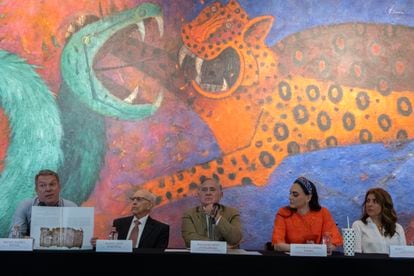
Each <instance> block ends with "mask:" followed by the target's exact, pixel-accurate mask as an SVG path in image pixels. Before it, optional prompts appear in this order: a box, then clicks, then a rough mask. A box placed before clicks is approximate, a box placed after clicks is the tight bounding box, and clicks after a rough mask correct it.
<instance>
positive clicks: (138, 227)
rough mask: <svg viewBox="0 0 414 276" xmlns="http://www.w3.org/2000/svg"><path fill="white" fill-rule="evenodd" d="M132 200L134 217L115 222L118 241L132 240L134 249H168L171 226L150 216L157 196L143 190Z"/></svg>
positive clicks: (137, 192) (135, 194) (136, 193)
mask: <svg viewBox="0 0 414 276" xmlns="http://www.w3.org/2000/svg"><path fill="white" fill-rule="evenodd" d="M130 200H131V212H132V216H129V217H122V218H117V219H115V220H114V222H113V226H114V227H116V229H117V231H118V239H120V240H129V239H131V240H132V241H133V244H132V247H134V248H162V249H165V248H167V247H168V239H169V236H170V226H169V225H167V224H165V223H162V222H160V221H157V220H155V219H153V218H151V217H150V215H149V214H150V212H151V209H152V208H153V207H154V206H155V195H154V194H152V193H150V192H149V191H147V190H144V189H141V190H138V191H136V192H135V193H134V195H133V196H132V197H130Z"/></svg>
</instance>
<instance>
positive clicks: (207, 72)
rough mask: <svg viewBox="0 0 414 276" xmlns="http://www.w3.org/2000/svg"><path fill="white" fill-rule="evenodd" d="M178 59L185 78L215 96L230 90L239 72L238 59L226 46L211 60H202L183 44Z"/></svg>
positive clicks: (233, 51)
mask: <svg viewBox="0 0 414 276" xmlns="http://www.w3.org/2000/svg"><path fill="white" fill-rule="evenodd" d="M178 61H179V65H180V66H181V68H182V69H183V71H184V75H185V78H186V80H194V81H195V83H196V85H198V86H199V87H200V88H201V89H202V90H203V91H204V92H205V93H208V94H212V95H215V96H217V95H220V94H222V93H226V92H227V91H228V90H230V89H231V88H232V87H233V85H234V84H235V83H236V81H237V79H238V78H239V74H240V60H239V57H238V55H237V53H236V51H235V50H234V49H232V48H227V49H226V50H224V51H223V52H222V53H221V54H220V55H219V56H218V57H217V58H215V59H213V60H204V59H202V58H200V57H198V56H196V55H195V54H194V53H192V52H191V51H190V50H189V49H188V48H187V47H186V46H185V45H184V46H182V47H181V49H180V52H179V54H178Z"/></svg>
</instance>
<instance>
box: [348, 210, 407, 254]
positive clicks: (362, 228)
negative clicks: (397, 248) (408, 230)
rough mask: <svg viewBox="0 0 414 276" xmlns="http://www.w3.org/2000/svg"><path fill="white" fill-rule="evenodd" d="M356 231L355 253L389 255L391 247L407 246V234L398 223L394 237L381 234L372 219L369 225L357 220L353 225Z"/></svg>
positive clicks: (369, 219) (368, 221) (368, 222)
mask: <svg viewBox="0 0 414 276" xmlns="http://www.w3.org/2000/svg"><path fill="white" fill-rule="evenodd" d="M352 228H353V229H354V231H355V252H357V253H381V254H389V252H390V245H406V240H405V233H404V229H403V228H402V226H401V225H400V224H398V223H396V228H395V234H394V236H392V237H389V236H386V237H385V236H384V234H383V233H380V231H379V230H378V227H377V225H376V224H375V223H374V222H373V221H372V219H371V218H367V224H365V223H363V222H362V221H361V220H357V221H355V222H354V223H353V224H352Z"/></svg>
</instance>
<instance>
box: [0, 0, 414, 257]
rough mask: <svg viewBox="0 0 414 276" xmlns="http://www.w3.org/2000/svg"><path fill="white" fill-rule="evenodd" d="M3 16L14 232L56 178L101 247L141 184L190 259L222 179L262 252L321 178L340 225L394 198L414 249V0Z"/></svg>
mask: <svg viewBox="0 0 414 276" xmlns="http://www.w3.org/2000/svg"><path fill="white" fill-rule="evenodd" d="M3 2H4V3H3V5H2V7H1V8H0V13H1V14H2V17H1V18H0V21H1V24H0V26H1V27H0V49H2V50H1V52H0V56H1V58H0V70H1V74H0V76H1V78H2V79H1V80H2V81H1V82H0V83H1V84H0V103H1V109H0V131H1V132H0V170H1V175H0V186H1V188H2V189H0V209H1V212H0V216H1V219H0V234H1V235H2V236H4V235H5V234H6V233H7V230H8V227H9V222H10V219H11V216H12V214H13V212H14V209H15V206H16V204H18V202H19V201H20V200H22V199H23V198H25V197H31V196H33V194H34V183H33V177H34V175H35V174H36V172H37V171H38V170H39V169H41V168H46V167H47V168H51V169H55V170H57V171H58V172H59V174H60V175H61V178H62V179H61V182H62V186H63V191H62V194H63V196H64V197H65V198H68V199H71V200H73V201H75V202H77V203H79V204H82V205H83V206H93V207H95V232H96V234H97V235H98V236H101V237H106V236H107V232H108V231H109V229H110V225H111V223H112V220H113V219H114V218H115V217H118V216H122V215H127V214H128V213H129V205H128V195H129V192H130V191H131V189H133V188H136V187H138V186H143V187H145V188H148V189H150V190H151V191H153V192H154V193H155V194H156V195H157V196H158V199H157V200H158V201H157V203H158V206H157V208H156V209H154V211H153V216H154V217H156V218H158V219H160V220H162V221H164V222H166V223H168V224H170V225H171V238H170V247H182V246H183V245H184V244H183V242H182V240H181V237H180V215H181V213H182V212H183V210H184V209H185V208H188V207H191V206H194V205H195V204H197V199H196V198H195V197H194V195H195V187H196V186H197V184H198V183H199V182H200V180H202V179H203V178H205V177H214V178H217V179H219V180H220V182H221V183H222V184H223V186H224V187H225V191H224V193H225V197H224V201H223V203H225V204H229V205H232V206H234V207H237V208H239V209H240V210H241V214H242V223H243V228H244V239H243V243H242V247H244V248H254V249H261V248H263V246H264V243H265V242H266V241H268V240H270V238H271V231H272V227H273V219H274V214H275V212H276V211H277V209H278V208H279V207H280V206H283V205H285V204H287V200H288V190H289V187H290V185H291V183H292V181H293V180H294V179H295V178H296V177H297V176H299V175H306V176H307V177H309V178H310V179H312V180H314V181H315V182H316V183H317V187H318V190H319V192H320V196H321V203H322V205H324V206H326V207H328V208H329V209H330V210H331V211H332V214H333V216H334V218H335V219H336V220H337V223H338V226H340V227H342V226H344V225H345V223H346V216H349V217H350V219H351V220H354V219H357V218H358V217H359V215H360V211H361V210H360V209H361V208H360V206H361V204H362V200H363V196H364V194H365V191H366V190H367V189H368V188H370V187H372V186H381V187H384V188H385V189H387V190H388V191H390V193H391V194H392V196H393V198H394V201H395V203H396V209H397V211H398V214H399V219H400V223H401V224H402V225H403V226H404V227H405V229H406V231H407V238H408V240H409V242H412V240H413V239H414V235H413V233H414V232H413V226H414V220H413V217H414V214H413V213H414V204H413V202H412V200H410V197H407V196H406V195H407V194H409V193H410V192H411V191H412V189H413V188H412V185H410V182H411V181H413V174H412V173H411V172H412V171H413V168H412V167H413V158H412V156H413V150H414V149H413V147H414V145H413V143H412V138H413V136H414V132H413V130H412V128H411V126H412V124H413V117H414V114H413V104H414V94H413V93H414V79H413V78H412V76H413V73H414V65H413V64H412V63H411V62H410V59H409V57H410V56H412V55H413V54H414V53H413V52H414V50H413V49H414V28H413V25H414V22H413V21H412V19H410V17H411V18H412V14H413V13H414V7H413V6H412V5H410V1H406V2H404V1H398V2H397V1H381V2H377V1H364V2H363V3H362V2H361V1H328V0H326V1H289V2H285V1H249V0H244V1H243V0H240V1H235V0H229V1H216V2H213V1H190V0H180V1H173V2H171V1H162V0H158V1H138V0H135V1H133V0H129V1H128V0H125V1H121V0H117V1H115V0H114V1H111V0H107V1H104V0H102V1H65V3H64V4H62V3H60V2H59V1H28V2H26V3H25V4H24V5H22V4H21V3H15V1H3ZM279 2H281V3H279ZM295 2H298V3H295ZM291 5H292V6H291ZM52 10H53V11H54V12H53V13H52V12H50V11H52ZM338 11H341V12H340V13H338Z"/></svg>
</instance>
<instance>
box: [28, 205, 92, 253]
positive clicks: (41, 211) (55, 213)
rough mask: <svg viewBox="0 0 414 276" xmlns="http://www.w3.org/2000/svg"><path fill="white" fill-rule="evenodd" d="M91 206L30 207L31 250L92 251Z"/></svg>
mask: <svg viewBox="0 0 414 276" xmlns="http://www.w3.org/2000/svg"><path fill="white" fill-rule="evenodd" d="M93 226H94V208H93V207H44V206H41V207H40V206H33V207H32V220H31V223H30V237H31V238H33V239H34V249H53V250H61V249H63V250H65V249H92V245H91V243H90V240H91V238H92V236H93Z"/></svg>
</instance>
